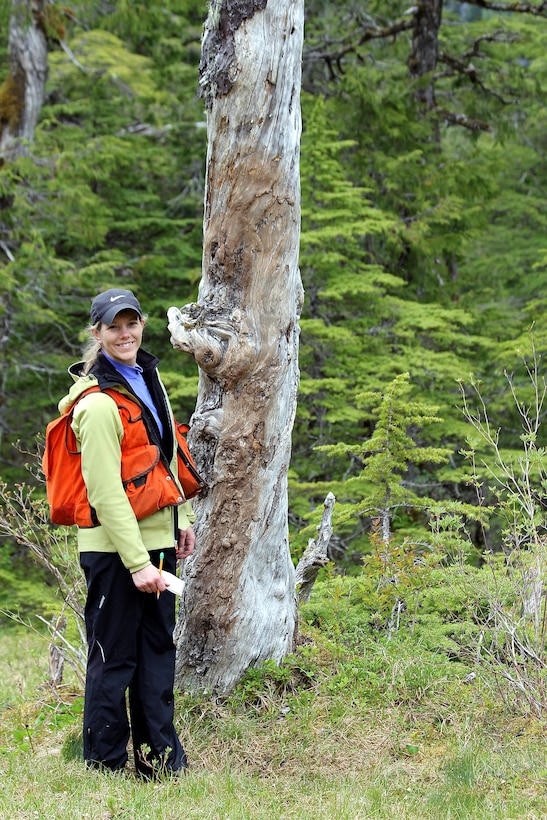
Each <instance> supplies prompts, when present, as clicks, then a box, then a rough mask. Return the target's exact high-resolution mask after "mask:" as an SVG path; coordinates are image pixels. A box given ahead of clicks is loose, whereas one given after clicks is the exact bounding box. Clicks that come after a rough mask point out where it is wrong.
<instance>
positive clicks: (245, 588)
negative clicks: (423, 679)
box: [169, 0, 304, 694]
mask: <svg viewBox="0 0 547 820" xmlns="http://www.w3.org/2000/svg"><path fill="white" fill-rule="evenodd" d="M303 22H304V14H303V2H302V0H269V1H268V0H247V2H242V0H239V2H237V1H236V0H215V2H212V3H211V12H210V15H209V18H208V20H207V23H206V28H205V36H204V41H203V50H202V65H201V88H202V95H203V97H204V99H205V101H206V107H207V111H208V138H209V143H208V157H207V180H206V195H205V217H204V248H203V275H202V280H201V285H200V289H199V296H198V303H197V304H192V305H186V306H185V307H184V308H182V309H180V310H179V309H177V308H171V309H170V310H169V329H170V331H171V335H172V342H173V344H174V346H175V347H178V348H180V349H182V350H184V351H187V352H188V353H191V354H192V355H193V356H194V357H195V359H196V362H197V363H198V365H199V368H200V379H199V389H198V399H197V404H196V411H195V413H194V415H193V418H192V429H191V432H190V435H189V442H190V446H191V448H192V450H193V452H194V455H195V457H196V460H197V462H198V467H199V468H200V470H201V472H202V474H204V476H205V477H206V479H207V482H208V490H207V492H206V493H205V494H204V495H203V497H201V498H200V499H198V500H197V501H196V502H195V508H196V512H197V522H196V534H197V549H196V553H195V556H194V557H193V558H192V559H191V560H189V561H188V562H187V564H188V566H187V568H186V569H185V572H186V576H187V577H186V580H187V583H186V588H185V596H184V599H183V605H182V611H181V618H180V620H179V624H178V628H177V647H178V652H177V683H178V685H180V686H181V687H186V688H189V689H193V690H198V691H203V690H207V691H212V692H215V693H218V694H224V693H226V692H228V691H229V690H230V689H231V688H232V687H233V685H234V684H235V683H236V682H237V681H238V680H239V678H240V677H241V675H242V674H243V672H244V671H245V670H246V669H247V668H248V667H249V666H251V665H253V664H254V663H257V662H260V661H261V660H265V659H274V660H281V659H282V658H283V657H284V656H285V655H286V654H287V652H289V651H290V650H291V649H292V646H293V639H294V633H295V627H296V599H295V580H294V567H293V564H292V561H291V557H290V552H289V546H288V525H287V472H288V467H289V461H290V452H291V432H292V426H293V421H294V414H295V410H296V394H297V389H298V381H299V372H298V358H297V356H298V335H299V326H298V320H299V316H300V311H301V306H302V300H303V291H302V284H301V279H300V272H299V268H298V248H299V234H300V188H299V142H300V129H301V122H300V105H299V95H300V77H301V50H302V40H303Z"/></svg>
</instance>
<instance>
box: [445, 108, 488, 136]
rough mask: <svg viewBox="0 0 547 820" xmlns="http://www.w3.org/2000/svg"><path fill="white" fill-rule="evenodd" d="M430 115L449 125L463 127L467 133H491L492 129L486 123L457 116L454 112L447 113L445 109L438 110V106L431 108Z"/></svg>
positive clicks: (461, 115) (465, 116) (460, 115)
mask: <svg viewBox="0 0 547 820" xmlns="http://www.w3.org/2000/svg"><path fill="white" fill-rule="evenodd" d="M432 113H434V114H436V115H437V116H438V117H440V118H441V119H443V120H445V122H447V123H450V124H451V125H460V126H463V128H467V129H469V131H486V132H490V133H491V132H492V128H491V126H490V125H489V124H488V123H487V122H483V121H482V120H475V119H473V118H472V117H468V116H467V115H466V114H458V113H456V112H455V111H448V110H447V109H446V108H440V107H439V106H436V107H435V108H433V109H432Z"/></svg>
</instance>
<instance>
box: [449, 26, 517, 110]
mask: <svg viewBox="0 0 547 820" xmlns="http://www.w3.org/2000/svg"><path fill="white" fill-rule="evenodd" d="M515 40H516V37H514V36H512V35H507V34H506V33H505V32H503V31H495V32H494V33H493V34H483V35H481V36H480V37H477V39H476V40H475V41H474V43H473V46H472V47H471V48H469V49H468V50H467V51H465V52H464V54H463V55H462V56H461V58H459V57H454V56H453V55H451V54H447V52H446V51H440V52H439V55H438V58H437V59H438V62H439V63H444V64H445V65H446V66H447V68H448V69H450V71H449V72H446V73H444V74H439V75H437V77H436V79H440V78H441V77H450V76H452V73H456V74H461V75H463V76H465V77H467V78H468V79H469V81H470V82H471V83H472V84H473V85H476V86H478V87H479V88H480V89H481V90H482V91H484V93H485V94H489V95H490V96H491V97H494V98H495V99H496V100H498V101H499V102H500V103H501V104H502V105H515V103H517V102H518V100H516V99H513V100H507V99H504V98H503V97H502V96H501V94H499V93H498V92H497V91H494V90H493V89H491V88H489V87H488V86H487V85H485V84H484V82H483V80H482V79H481V76H480V73H479V71H478V70H477V68H476V66H475V65H474V64H473V63H472V62H471V60H472V58H475V59H476V58H479V59H481V58H483V57H484V56H485V55H484V54H483V53H481V50H480V47H481V45H482V44H483V43H484V42H487V43H500V42H503V43H513V42H515Z"/></svg>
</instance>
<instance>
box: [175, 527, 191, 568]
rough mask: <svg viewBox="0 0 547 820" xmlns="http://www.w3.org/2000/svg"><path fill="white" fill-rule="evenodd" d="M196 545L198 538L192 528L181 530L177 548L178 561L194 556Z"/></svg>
mask: <svg viewBox="0 0 547 820" xmlns="http://www.w3.org/2000/svg"><path fill="white" fill-rule="evenodd" d="M195 543H196V536H195V533H194V530H193V529H192V527H188V529H186V530H179V540H178V544H177V546H176V548H175V549H176V553H177V560H178V561H183V560H184V559H185V558H188V556H189V555H192V553H193V551H194V544H195Z"/></svg>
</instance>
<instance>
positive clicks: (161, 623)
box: [80, 549, 187, 776]
mask: <svg viewBox="0 0 547 820" xmlns="http://www.w3.org/2000/svg"><path fill="white" fill-rule="evenodd" d="M163 552H164V556H165V557H164V564H163V566H164V568H165V569H166V570H168V571H169V572H172V573H174V572H175V571H176V558H175V550H174V549H168V550H163ZM150 558H151V560H152V563H153V564H155V566H158V562H159V550H153V551H151V552H150ZM80 563H81V565H82V568H83V570H84V573H85V577H86V581H87V602H86V607H85V623H86V631H87V643H88V658H87V675H86V685H85V705H84V738H83V741H84V759H85V761H86V763H87V765H89V766H95V767H103V766H104V767H105V768H108V769H113V770H115V769H121V768H123V767H124V766H125V764H126V762H127V758H128V753H127V744H128V740H129V732H130V726H129V721H128V715H127V706H126V692H127V691H129V715H130V720H131V735H132V740H133V753H134V757H135V766H136V769H137V772H138V773H139V774H141V775H144V776H153V774H154V771H155V770H158V769H166V770H168V771H179V769H181V768H184V767H185V766H186V765H187V763H186V755H185V753H184V749H183V748H182V745H181V743H180V740H179V738H178V736H177V733H176V731H175V727H174V725H173V717H174V703H173V685H174V675H175V647H174V644H173V629H174V624H175V596H174V595H173V594H172V593H170V592H168V591H165V592H162V593H161V594H160V597H159V598H157V596H156V593H146V592H139V590H138V589H137V588H136V586H135V585H134V583H133V580H132V578H131V574H130V573H129V572H128V570H127V569H126V568H125V567H124V565H123V564H122V561H121V559H120V557H119V555H118V554H117V553H105V552H82V553H80ZM168 750H169V751H168Z"/></svg>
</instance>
